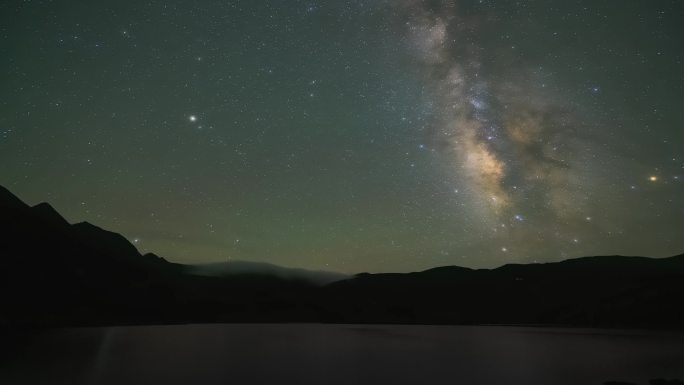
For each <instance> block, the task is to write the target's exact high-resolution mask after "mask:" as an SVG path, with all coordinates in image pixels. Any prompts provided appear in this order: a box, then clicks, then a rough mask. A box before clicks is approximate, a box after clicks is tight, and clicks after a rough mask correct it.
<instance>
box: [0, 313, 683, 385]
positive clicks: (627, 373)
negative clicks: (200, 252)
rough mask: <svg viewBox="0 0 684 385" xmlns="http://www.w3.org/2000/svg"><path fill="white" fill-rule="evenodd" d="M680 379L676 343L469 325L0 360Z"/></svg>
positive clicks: (78, 350)
mask: <svg viewBox="0 0 684 385" xmlns="http://www.w3.org/2000/svg"><path fill="white" fill-rule="evenodd" d="M654 378H671V379H672V378H680V379H682V378H684V334H679V333H657V332H635V331H603V330H581V329H543V328H515V327H468V326H374V325H184V326H144V327H112V328H87V329H62V330H52V331H46V332H42V333H40V334H37V335H34V336H32V337H31V338H30V339H29V340H27V341H26V342H25V343H24V344H22V345H21V349H19V350H18V351H16V352H14V353H13V354H12V355H11V356H10V357H6V358H4V359H3V362H1V363H0V384H28V385H30V384H51V385H52V384H69V385H73V384H103V385H104V384H107V385H109V384H112V385H114V384H116V385H119V384H168V385H174V384H202V385H213V384H222V385H223V384H253V383H274V384H378V383H388V384H419V383H423V384H466V385H479V384H482V385H485V384H486V385H492V384H507V385H514V384H520V385H535V384H539V385H555V384H558V385H565V384H567V385H583V384H586V385H592V384H595V385H601V384H604V383H605V382H608V381H615V382H616V383H634V384H648V382H649V380H650V379H654Z"/></svg>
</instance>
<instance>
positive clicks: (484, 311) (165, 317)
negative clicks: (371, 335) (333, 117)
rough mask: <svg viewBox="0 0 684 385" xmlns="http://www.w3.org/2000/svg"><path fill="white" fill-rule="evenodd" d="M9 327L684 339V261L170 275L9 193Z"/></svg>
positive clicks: (5, 207) (4, 205) (218, 267)
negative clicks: (552, 330) (615, 331)
mask: <svg viewBox="0 0 684 385" xmlns="http://www.w3.org/2000/svg"><path fill="white" fill-rule="evenodd" d="M0 213H1V214H2V215H1V216H0V218H1V220H0V222H1V224H0V226H1V228H0V230H1V231H0V263H2V269H0V309H2V311H1V312H0V326H3V325H4V326H12V325H23V326H56V325H113V324H143V323H185V322H343V323H416V324H418V323H420V324H515V325H521V324H536V325H540V324H544V325H558V326H561V325H563V326H596V327H648V328H678V329H681V328H682V327H683V326H684V312H682V310H681V305H680V302H681V298H684V255H678V256H674V257H670V258H661V259H652V258H645V257H621V256H601V257H586V258H579V259H572V260H566V261H563V262H556V263H544V264H527V265H523V264H510V265H505V266H501V267H499V268H496V269H469V268H464V267H457V266H446V267H438V268H434V269H430V270H426V271H423V272H416V273H405V274H399V273H385V274H368V273H362V274H357V275H355V276H352V277H347V276H343V275H341V274H336V273H326V272H310V271H307V270H303V269H288V268H282V267H279V266H275V265H270V264H259V263H250V262H231V263H224V264H210V265H181V264H175V263H170V262H168V261H166V260H164V259H163V258H161V257H158V256H156V255H154V254H144V255H143V254H141V253H140V252H139V251H138V250H137V249H136V248H135V246H134V245H132V244H131V243H130V242H129V241H128V240H126V238H124V237H123V236H121V235H120V234H117V233H113V232H110V231H106V230H103V229H101V228H99V227H97V226H95V225H92V224H90V223H87V222H82V223H77V224H73V225H72V224H69V223H68V222H67V221H66V220H65V219H64V218H63V217H61V216H60V215H59V213H57V211H55V210H54V209H53V208H52V207H51V206H50V205H49V204H47V203H41V204H38V205H36V206H29V205H27V204H25V203H24V202H22V201H21V200H20V199H19V198H17V197H16V196H14V195H13V194H12V193H11V192H9V191H8V190H7V189H5V188H3V187H1V186H0Z"/></svg>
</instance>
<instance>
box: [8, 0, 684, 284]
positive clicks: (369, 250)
mask: <svg viewBox="0 0 684 385" xmlns="http://www.w3.org/2000/svg"><path fill="white" fill-rule="evenodd" d="M683 15H684V2H682V1H676V0H673V1H629V0H627V1H620V2H615V1H595V0H592V1H560V0H559V1H547V0H545V1H541V0H538V1H492V0H479V1H475V0H470V1H466V0H463V1H456V0H453V1H441V0H434V1H427V0H426V1H420V0H394V1H392V0H352V1H337V0H330V1H315V0H308V1H297V0H293V1H282V0H281V1H253V0H250V1H247V0H245V1H227V0H221V1H219V0H213V1H212V0H198V1H156V0H150V1H137V0H136V1H132V0H122V1H116V2H108V3H106V4H105V3H101V2H92V1H71V0H70V1H66V0H64V1H58V0H56V1H8V2H3V4H2V5H0V57H2V64H1V65H0V83H1V84H2V87H1V88H0V112H1V113H0V184H1V185H4V186H5V187H7V188H9V189H10V190H11V191H12V192H14V193H15V194H17V195H18V196H19V197H20V198H22V199H23V200H25V201H26V202H27V203H30V204H35V203H38V202H41V201H47V202H49V203H51V204H52V205H53V206H54V207H55V208H56V209H57V210H58V211H60V212H61V213H62V214H64V215H65V217H66V218H67V219H68V220H69V221H71V222H78V221H89V222H92V223H94V224H96V225H98V226H100V227H103V228H105V229H108V230H111V231H116V232H120V233H122V234H123V235H125V236H126V237H127V238H128V239H130V240H131V241H132V242H134V243H135V245H136V246H137V247H138V248H139V249H140V250H141V251H143V252H154V253H157V254H159V255H161V256H164V257H166V258H167V259H169V260H171V261H177V262H184V263H199V262H216V261H221V260H226V259H228V258H231V259H239V260H248V261H264V262H271V263H275V264H280V265H285V266H297V267H304V268H310V269H325V270H336V271H342V272H360V271H371V272H378V271H413V270H421V269H426V268H430V267H434V266H439V265H451V264H456V265H462V266H468V267H495V266H498V265H501V264H505V263H528V262H533V261H538V262H543V261H556V260H560V259H564V258H570V257H578V256H585V255H599V254H628V255H647V256H667V255H674V254H678V253H681V252H683V251H684V237H683V236H682V235H683V230H684V185H682V180H681V179H682V178H684V108H682V103H683V102H684V96H683V95H684V66H682V60H683V59H684V58H683V56H684V24H682V23H681V18H682V16H683Z"/></svg>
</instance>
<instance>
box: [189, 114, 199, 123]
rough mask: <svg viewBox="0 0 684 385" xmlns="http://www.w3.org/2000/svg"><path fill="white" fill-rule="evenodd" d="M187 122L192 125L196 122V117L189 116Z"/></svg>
mask: <svg viewBox="0 0 684 385" xmlns="http://www.w3.org/2000/svg"><path fill="white" fill-rule="evenodd" d="M188 120H189V121H191V122H193V123H195V122H196V121H197V116H196V115H190V116H189V117H188Z"/></svg>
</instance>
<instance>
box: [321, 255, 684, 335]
mask: <svg viewBox="0 0 684 385" xmlns="http://www.w3.org/2000/svg"><path fill="white" fill-rule="evenodd" d="M326 290H327V291H328V293H327V296H328V297H329V298H332V299H333V300H332V301H330V302H332V303H334V304H335V309H336V310H337V312H338V313H337V316H338V317H340V318H346V319H350V320H352V319H353V320H355V321H364V322H390V321H394V322H409V323H411V322H416V323H423V322H427V323H493V324H567V325H596V326H664V325H669V326H672V327H679V326H681V325H684V312H682V310H681V306H679V305H678V299H677V298H682V295H684V255H679V256H676V257H671V258H664V259H649V258H638V257H618V256H612V257H593V258H580V259H574V260H568V261H563V262H558V263H547V264H532V265H506V266H502V267H500V268H497V269H493V270H485V269H482V270H470V269H464V268H451V267H443V268H437V269H431V270H427V271H424V272H421V273H410V274H360V275H357V276H356V277H355V278H354V279H351V280H346V281H342V282H337V283H333V284H332V285H329V286H328V287H327V288H326Z"/></svg>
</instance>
